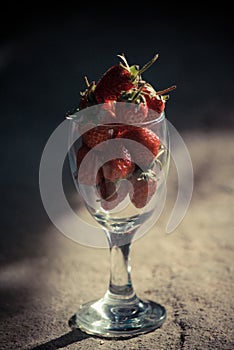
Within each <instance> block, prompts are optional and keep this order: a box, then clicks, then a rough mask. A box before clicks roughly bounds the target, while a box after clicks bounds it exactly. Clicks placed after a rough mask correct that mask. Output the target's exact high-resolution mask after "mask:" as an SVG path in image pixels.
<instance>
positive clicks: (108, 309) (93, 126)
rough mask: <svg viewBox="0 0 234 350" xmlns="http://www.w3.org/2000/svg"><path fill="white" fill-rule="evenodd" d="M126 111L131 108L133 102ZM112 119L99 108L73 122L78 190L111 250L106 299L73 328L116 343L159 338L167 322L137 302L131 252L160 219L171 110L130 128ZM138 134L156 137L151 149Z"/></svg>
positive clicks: (80, 314) (79, 315) (157, 310)
mask: <svg viewBox="0 0 234 350" xmlns="http://www.w3.org/2000/svg"><path fill="white" fill-rule="evenodd" d="M119 104H120V107H121V109H126V103H125V104H124V106H123V105H122V103H119ZM103 107H104V108H103ZM115 108H116V105H115ZM109 112H110V110H109V109H108V108H106V106H105V105H96V106H91V107H88V108H86V109H85V110H82V111H79V112H77V113H75V114H74V115H71V116H68V117H67V119H69V120H70V129H69V136H68V139H69V151H68V156H69V165H70V169H71V173H72V176H73V180H74V183H75V188H76V190H77V192H78V194H79V196H80V197H81V198H82V200H83V202H84V205H85V208H86V209H87V210H88V212H89V213H90V215H91V216H92V217H93V218H94V219H95V222H97V223H98V225H101V227H102V228H103V230H104V232H105V235H106V239H107V241H108V246H109V251H110V279H109V286H108V288H107V291H106V293H105V295H104V296H103V297H101V298H99V299H97V300H91V301H88V302H86V303H85V304H83V305H81V306H80V307H79V309H78V310H77V311H76V312H75V313H74V315H73V316H72V317H71V318H70V319H69V325H70V327H71V328H72V329H75V328H79V329H80V330H82V331H84V332H86V333H88V334H93V335H97V336H101V337H106V338H116V339H117V338H124V337H125V338H126V337H130V336H133V335H134V336H135V335H139V334H143V333H146V332H149V331H152V330H154V329H156V328H159V327H161V326H162V324H163V323H164V321H165V319H166V309H165V307H164V306H162V305H160V304H158V303H157V302H154V301H151V300H146V299H144V300H143V299H141V298H139V297H138V296H137V294H136V292H135V290H134V287H133V284H132V279H131V271H130V261H129V260H130V259H129V253H130V247H131V244H132V243H133V241H134V240H135V239H137V238H139V237H140V236H141V235H143V234H145V233H146V232H147V231H148V230H149V228H150V227H152V225H153V224H154V223H155V222H156V220H157V218H158V217H159V215H160V213H161V210H162V206H163V203H164V199H165V193H166V192H165V188H166V178H167V173H168V166H169V135H168V129H167V121H166V117H165V111H163V112H162V113H161V114H160V115H159V114H158V113H156V112H153V111H152V113H151V114H150V117H149V118H148V119H146V120H145V121H144V122H142V123H135V122H129V120H128V122H127V121H126V118H124V117H123V118H122V119H121V118H118V120H116V119H114V118H113V116H112V115H111V113H109ZM122 115H126V113H122ZM138 133H139V134H140V135H146V134H147V135H148V134H150V135H151V136H153V137H152V138H149V140H151V141H150V142H151V143H150V145H149V144H148V143H147V142H148V141H149V140H148V139H147V137H145V138H140V137H137V135H138ZM101 136H102V137H103V138H102V137H101ZM147 140H148V141H147ZM84 141H85V142H86V143H85V144H84ZM146 141H147V142H146ZM87 144H88V146H89V147H87ZM155 150H156V152H155ZM129 154H130V157H129ZM118 162H119V163H118ZM116 164H117V165H119V168H120V169H121V171H120V172H118V170H119V168H118V166H117V168H115V166H116ZM124 165H126V166H125V167H124ZM121 166H122V168H121Z"/></svg>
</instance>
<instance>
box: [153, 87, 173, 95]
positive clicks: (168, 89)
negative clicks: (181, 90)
mask: <svg viewBox="0 0 234 350" xmlns="http://www.w3.org/2000/svg"><path fill="white" fill-rule="evenodd" d="M175 89H176V85H172V86H171V87H169V88H167V89H165V90H161V91H157V92H156V95H163V94H166V93H167V92H169V91H172V90H175Z"/></svg>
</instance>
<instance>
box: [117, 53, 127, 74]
mask: <svg viewBox="0 0 234 350" xmlns="http://www.w3.org/2000/svg"><path fill="white" fill-rule="evenodd" d="M117 56H118V57H119V58H121V60H122V61H123V62H124V68H126V69H127V70H128V71H130V67H129V64H128V62H127V60H126V57H125V56H124V53H122V55H117Z"/></svg>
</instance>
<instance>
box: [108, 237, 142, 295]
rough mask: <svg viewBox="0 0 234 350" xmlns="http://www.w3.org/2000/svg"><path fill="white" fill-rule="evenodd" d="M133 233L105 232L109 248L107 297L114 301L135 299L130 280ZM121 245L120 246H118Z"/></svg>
mask: <svg viewBox="0 0 234 350" xmlns="http://www.w3.org/2000/svg"><path fill="white" fill-rule="evenodd" d="M133 236H134V232H133V233H132V232H130V233H127V234H126V233H124V234H119V233H113V232H109V231H108V232H107V238H108V241H109V247H110V282H109V289H108V292H107V296H108V297H109V298H114V299H121V300H124V299H127V300H129V299H132V298H135V297H136V295H135V292H134V289H133V285H132V280H131V266H130V263H129V261H130V258H129V253H130V246H131V241H132V238H133ZM120 244H121V245H120Z"/></svg>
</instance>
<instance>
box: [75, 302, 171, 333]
mask: <svg viewBox="0 0 234 350" xmlns="http://www.w3.org/2000/svg"><path fill="white" fill-rule="evenodd" d="M165 319H166V309H165V308H164V307H163V306H162V305H160V304H157V303H155V302H153V301H149V300H141V299H138V298H137V297H136V296H135V297H134V298H132V300H129V299H128V300H124V299H122V300H118V299H117V300H111V302H110V299H108V298H105V297H104V298H102V299H99V300H95V301H90V302H88V303H86V304H83V305H81V306H80V309H79V310H78V312H77V313H76V314H75V315H73V316H72V317H71V318H70V320H69V326H70V327H71V328H72V329H76V328H79V329H80V330H81V331H84V332H85V333H88V334H93V335H97V336H100V337H106V338H122V337H125V338H126V337H131V336H134V335H139V334H143V333H147V332H150V331H153V330H154V329H156V328H159V327H161V326H162V324H163V322H164V321H165Z"/></svg>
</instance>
